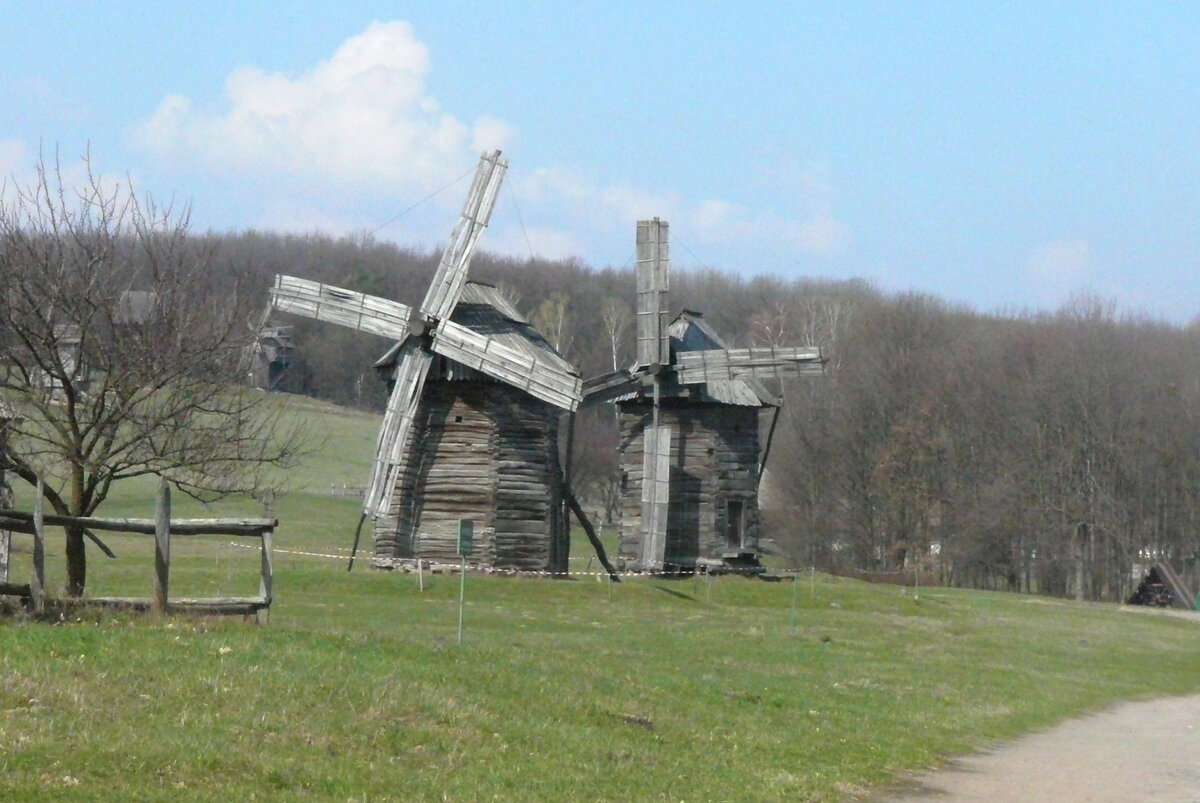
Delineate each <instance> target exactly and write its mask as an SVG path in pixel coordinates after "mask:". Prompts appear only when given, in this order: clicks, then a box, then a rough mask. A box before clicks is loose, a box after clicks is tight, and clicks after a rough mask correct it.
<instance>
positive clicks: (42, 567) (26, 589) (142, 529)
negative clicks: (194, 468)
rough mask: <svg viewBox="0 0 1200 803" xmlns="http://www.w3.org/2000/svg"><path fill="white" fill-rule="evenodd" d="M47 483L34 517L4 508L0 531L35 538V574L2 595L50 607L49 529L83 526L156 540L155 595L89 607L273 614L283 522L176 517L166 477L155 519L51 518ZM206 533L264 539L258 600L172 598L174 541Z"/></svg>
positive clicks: (2, 587) (0, 588) (38, 608)
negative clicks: (277, 540)
mask: <svg viewBox="0 0 1200 803" xmlns="http://www.w3.org/2000/svg"><path fill="white" fill-rule="evenodd" d="M43 505H44V500H43V496H42V485H41V482H40V481H39V483H38V493H37V499H36V501H35V503H34V509H33V512H32V513H24V512H21V511H16V510H0V530H8V531H9V532H12V533H26V534H29V535H32V536H33V571H32V573H31V576H30V579H29V583H28V584H19V583H0V595H11V596H20V597H25V598H26V599H28V600H29V607H30V609H31V610H32V611H34V612H38V613H40V612H42V611H44V610H45V607H46V536H45V532H46V527H47V526H62V527H82V528H84V529H87V530H103V531H107V532H120V533H132V534H135V535H152V536H154V593H153V596H150V597H89V598H87V599H86V600H84V602H85V603H89V604H98V605H110V606H122V607H132V608H148V609H150V610H152V611H155V612H157V613H166V612H167V611H181V612H201V613H227V614H239V613H240V614H243V615H247V616H249V615H251V614H255V615H259V616H260V618H261V617H262V616H264V615H269V613H270V609H271V593H272V592H271V585H272V581H273V578H274V569H273V566H272V541H273V539H274V532H275V528H276V527H277V526H279V520H278V519H172V518H171V488H170V486H169V485H168V484H167V481H166V480H165V479H164V480H162V481H161V482H160V483H159V486H158V498H157V505H156V510H155V517H154V518H153V519H99V518H92V517H74V516H55V515H46V514H45V513H44V511H43ZM205 535H221V536H227V537H228V536H232V537H235V538H257V539H259V545H260V549H259V551H260V554H261V564H260V566H261V569H260V578H259V588H258V591H259V593H258V596H256V597H176V598H171V596H170V593H169V590H170V576H171V539H172V538H175V537H192V536H205Z"/></svg>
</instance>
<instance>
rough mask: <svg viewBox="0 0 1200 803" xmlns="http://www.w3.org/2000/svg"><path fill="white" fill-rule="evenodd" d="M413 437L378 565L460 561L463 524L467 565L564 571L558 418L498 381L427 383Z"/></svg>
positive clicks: (379, 531) (382, 530)
mask: <svg viewBox="0 0 1200 803" xmlns="http://www.w3.org/2000/svg"><path fill="white" fill-rule="evenodd" d="M413 435H414V437H413V443H412V447H411V452H410V464H408V465H407V469H406V471H405V472H404V474H403V475H402V476H401V477H400V478H399V480H398V482H397V485H396V487H395V488H394V492H393V494H392V502H391V506H390V508H389V510H388V515H387V516H385V517H380V518H379V519H378V520H377V522H376V527H375V563H376V565H378V566H382V567H386V566H390V565H394V564H395V562H396V561H405V560H413V559H417V558H420V559H423V560H431V561H435V562H446V563H451V562H457V561H458V553H457V535H458V520H459V519H460V518H469V519H472V520H473V521H474V522H475V541H474V554H473V555H471V558H470V560H469V563H470V564H471V565H474V566H477V567H481V568H496V569H514V570H520V571H565V570H566V565H567V564H566V552H567V550H566V546H565V544H564V543H563V539H564V538H565V527H564V525H563V521H562V488H561V474H560V471H559V461H558V411H557V410H555V409H554V408H552V407H550V406H548V405H546V404H544V403H542V402H540V401H537V400H536V399H533V398H532V397H530V396H529V395H528V394H526V393H523V392H521V391H519V390H516V389H514V388H510V387H507V386H505V385H501V384H499V383H495V382H489V381H471V382H463V381H443V380H435V379H431V380H430V381H428V382H427V383H426V385H425V392H424V394H423V396H422V400H421V405H420V407H419V408H418V411H417V415H416V422H415V426H414V433H413Z"/></svg>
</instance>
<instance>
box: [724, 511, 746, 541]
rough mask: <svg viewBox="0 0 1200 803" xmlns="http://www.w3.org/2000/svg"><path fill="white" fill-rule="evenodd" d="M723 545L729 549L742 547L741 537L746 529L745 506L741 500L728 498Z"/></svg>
mask: <svg viewBox="0 0 1200 803" xmlns="http://www.w3.org/2000/svg"><path fill="white" fill-rule="evenodd" d="M726 516H727V521H726V522H725V528H726V529H725V545H726V547H727V548H729V549H730V550H740V549H741V548H742V538H743V536H744V535H745V529H746V507H745V504H744V503H743V502H741V501H735V500H730V502H729V504H728V507H727V509H726Z"/></svg>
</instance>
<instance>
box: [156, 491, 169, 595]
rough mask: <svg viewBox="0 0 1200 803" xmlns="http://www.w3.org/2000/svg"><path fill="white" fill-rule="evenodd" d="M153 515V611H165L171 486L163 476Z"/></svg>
mask: <svg viewBox="0 0 1200 803" xmlns="http://www.w3.org/2000/svg"><path fill="white" fill-rule="evenodd" d="M154 512H155V515H154V612H155V613H159V614H163V613H166V612H167V609H168V605H167V589H168V582H169V580H170V573H171V486H170V485H168V484H167V478H166V477H163V478H162V479H161V480H160V481H159V483H158V501H157V506H156V508H155V511H154Z"/></svg>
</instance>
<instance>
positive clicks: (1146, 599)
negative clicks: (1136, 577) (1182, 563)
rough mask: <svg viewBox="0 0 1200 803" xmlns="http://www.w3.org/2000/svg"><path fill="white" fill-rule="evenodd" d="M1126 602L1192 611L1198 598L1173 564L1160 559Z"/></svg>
mask: <svg viewBox="0 0 1200 803" xmlns="http://www.w3.org/2000/svg"><path fill="white" fill-rule="evenodd" d="M1125 604H1126V605H1148V606H1153V607H1157V608H1182V609H1183V610H1185V611H1190V610H1194V609H1195V606H1196V600H1195V598H1194V597H1193V596H1192V592H1191V591H1189V590H1188V588H1187V586H1185V585H1184V584H1183V581H1182V580H1180V579H1179V575H1177V574H1175V570H1174V569H1172V568H1171V564H1169V563H1166V562H1165V561H1160V562H1158V563H1155V564H1154V565H1153V566H1151V567H1150V570H1149V571H1147V572H1146V576H1145V577H1143V578H1142V581H1141V582H1140V583H1138V587H1137V588H1136V589H1134V592H1133V594H1131V595H1130V597H1129V599H1128V600H1126V603H1125Z"/></svg>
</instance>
